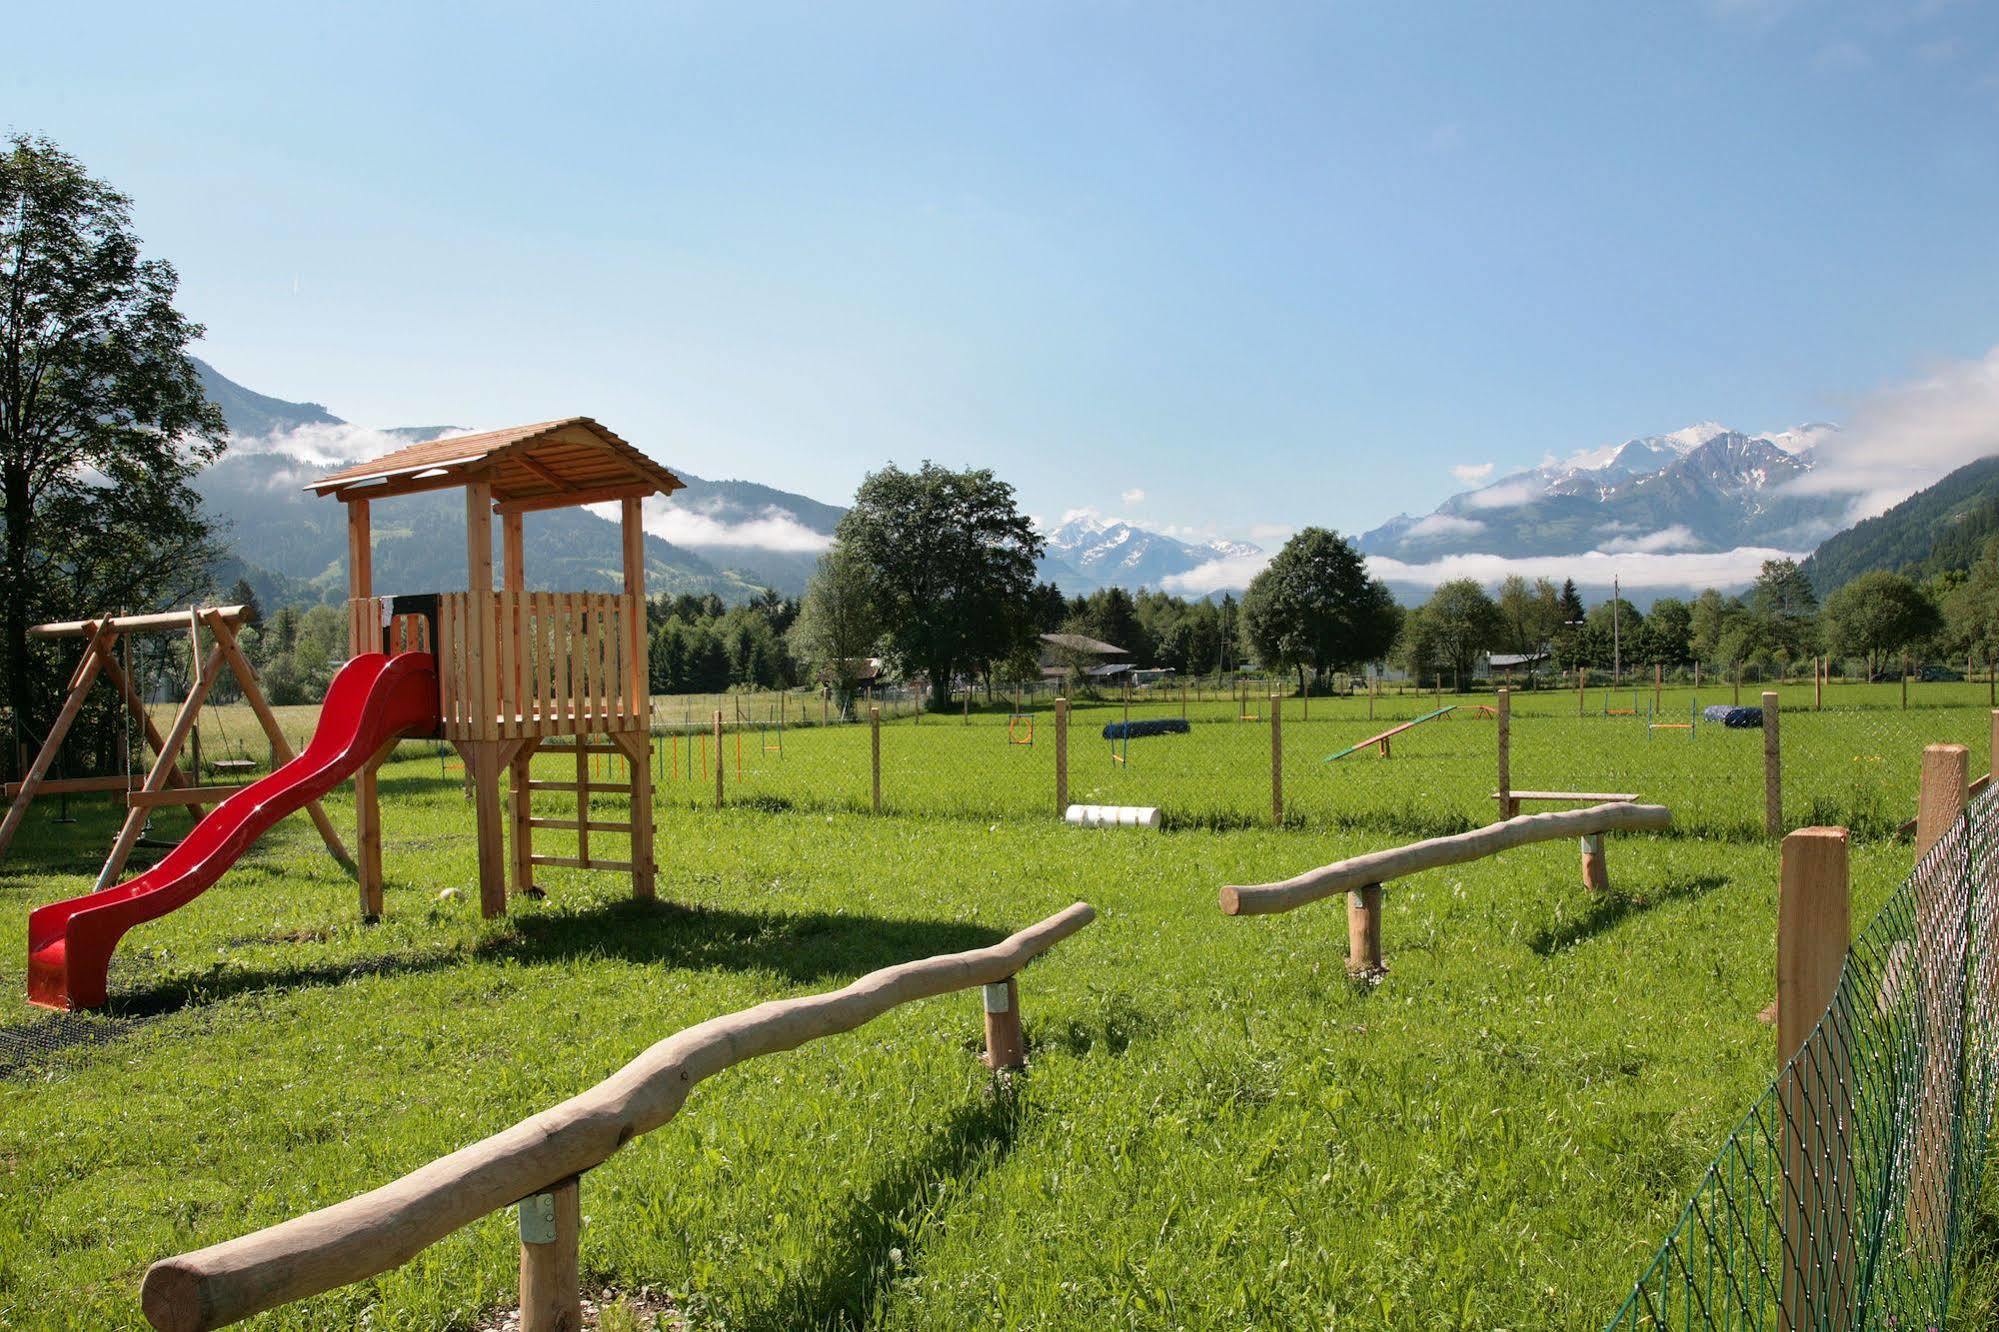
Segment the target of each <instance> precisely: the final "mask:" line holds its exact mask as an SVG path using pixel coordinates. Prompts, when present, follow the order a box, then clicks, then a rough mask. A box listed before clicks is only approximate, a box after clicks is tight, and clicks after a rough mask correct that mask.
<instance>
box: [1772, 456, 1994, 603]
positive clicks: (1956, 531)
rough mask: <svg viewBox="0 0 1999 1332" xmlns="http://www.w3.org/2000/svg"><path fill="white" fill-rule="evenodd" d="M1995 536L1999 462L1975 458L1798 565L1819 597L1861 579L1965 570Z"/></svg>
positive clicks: (1831, 540)
mask: <svg viewBox="0 0 1999 1332" xmlns="http://www.w3.org/2000/svg"><path fill="white" fill-rule="evenodd" d="M1994 534H1999V458H1981V459H1979V460H1978V461H1977V462H1974V463H1968V464H1966V465H1965V466H1963V467H1960V468H1958V469H1957V470H1956V471H1954V472H1952V473H1950V474H1949V475H1948V476H1946V477H1944V478H1943V479H1942V480H1941V481H1938V482H1937V483H1936V484H1934V485H1932V486H1929V487H1927V488H1925V489H1923V490H1919V491H1917V492H1916V493H1915V494H1913V495H1911V496H1909V498H1907V499H1905V500H1903V501H1902V502H1901V503H1900V504H1897V505H1896V506H1895V507H1893V508H1892V509H1889V510H1888V511H1887V512H1886V513H1884V514H1881V515H1879V516H1878V517H1874V518H1868V519H1864V520H1863V521H1861V522H1858V523H1855V524H1854V525H1853V526H1852V527H1850V528H1848V529H1847V530H1846V531H1844V532H1840V533H1838V534H1836V535H1834V536H1831V537H1828V538H1826V540H1825V542H1824V543H1823V544H1821V545H1820V546H1819V548H1818V549H1817V550H1816V551H1814V552H1812V556H1811V558H1810V559H1808V560H1806V561H1805V563H1804V572H1805V574H1806V576H1807V577H1809V578H1810V580H1811V583H1812V586H1813V587H1814V588H1816V589H1817V590H1818V592H1819V594H1820V595H1821V596H1828V595H1830V594H1831V593H1832V592H1833V590H1834V589H1836V588H1839V587H1841V586H1843V585H1844V584H1846V583H1849V582H1851V581H1853V579H1855V578H1857V577H1859V576H1860V575H1861V574H1863V573H1868V572H1870V571H1886V572H1901V573H1908V574H1910V575H1911V576H1913V577H1915V578H1922V577H1926V576H1928V575H1930V574H1935V573H1940V572H1943V571H1945V570H1949V569H1965V568H1969V567H1970V566H1971V564H1972V563H1973V562H1975V561H1976V560H1977V559H1978V556H1979V553H1980V551H1982V550H1983V549H1984V547H1985V543H1986V541H1987V540H1988V539H1990V538H1991V537H1992V536H1993V535H1994Z"/></svg>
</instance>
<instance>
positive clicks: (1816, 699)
mask: <svg viewBox="0 0 1999 1332" xmlns="http://www.w3.org/2000/svg"><path fill="white" fill-rule="evenodd" d="M1812 711H1813V712H1824V711H1825V658H1824V657H1813V658H1812Z"/></svg>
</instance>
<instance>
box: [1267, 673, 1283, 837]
mask: <svg viewBox="0 0 1999 1332" xmlns="http://www.w3.org/2000/svg"><path fill="white" fill-rule="evenodd" d="M1270 823H1271V826H1272V827H1276V828H1282V827H1283V826H1284V695H1282V694H1278V693H1273V694H1271V696H1270Z"/></svg>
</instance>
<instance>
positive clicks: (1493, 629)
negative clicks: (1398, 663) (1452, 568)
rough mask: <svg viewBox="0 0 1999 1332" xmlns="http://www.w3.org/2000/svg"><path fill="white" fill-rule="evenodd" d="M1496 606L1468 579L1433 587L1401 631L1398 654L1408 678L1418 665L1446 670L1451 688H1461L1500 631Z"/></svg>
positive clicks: (1418, 670) (1502, 622)
mask: <svg viewBox="0 0 1999 1332" xmlns="http://www.w3.org/2000/svg"><path fill="white" fill-rule="evenodd" d="M1505 628H1506V626H1505V620H1504V618H1503V617H1502V616H1501V615H1500V613H1499V606H1498V604H1497V603H1496V602H1494V601H1493V599H1492V598H1491V597H1489V596H1487V595H1486V592H1485V589H1484V588H1482V587H1480V586H1479V585H1478V584H1477V583H1476V582H1475V581H1473V580H1472V579H1469V578H1454V579H1452V580H1451V581H1449V582H1447V583H1439V584H1438V585H1437V590H1436V591H1435V592H1432V593H1431V594H1430V599H1429V600H1428V601H1426V602H1424V603H1423V604H1422V606H1420V607H1418V608H1417V609H1416V610H1415V611H1414V612H1413V613H1412V614H1411V615H1410V616H1409V624H1408V627H1407V629H1405V631H1404V640H1403V656H1404V662H1405V665H1407V666H1408V667H1409V668H1410V671H1411V673H1412V674H1414V675H1417V676H1418V677H1420V676H1421V674H1422V670H1421V668H1422V667H1423V666H1431V667H1435V668H1438V669H1440V670H1441V669H1448V670H1449V671H1450V672H1451V678H1452V688H1453V689H1458V690H1462V689H1463V688H1464V682H1465V679H1466V678H1467V677H1468V676H1470V675H1471V673H1472V668H1473V667H1474V666H1476V665H1477V663H1478V658H1479V654H1480V653H1482V652H1486V651H1489V650H1490V649H1491V647H1492V645H1493V643H1494V642H1496V641H1498V639H1499V636H1500V635H1501V634H1502V633H1504V632H1505Z"/></svg>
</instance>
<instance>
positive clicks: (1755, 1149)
mask: <svg viewBox="0 0 1999 1332" xmlns="http://www.w3.org/2000/svg"><path fill="white" fill-rule="evenodd" d="M1995 839H1999V804H1995V796H1994V794H1993V793H1990V792H1988V793H1987V794H1985V795H1984V796H1982V797H1980V798H1979V799H1978V800H1977V801H1976V802H1975V803H1974V804H1973V805H1972V806H1971V808H1970V809H1969V810H1968V811H1967V812H1966V814H1965V816H1964V817H1963V818H1961V819H1960V820H1958V822H1957V824H1956V826H1955V827H1954V828H1953V829H1952V831H1951V832H1950V833H1949V835H1947V836H1946V837H1945V838H1944V839H1943V840H1942V841H1940V842H1938V843H1937V845H1936V846H1935V847H1934V848H1933V849H1932V850H1931V851H1930V852H1929V854H1927V855H1926V856H1924V857H1923V859H1922V862H1921V863H1920V864H1919V865H1917V866H1916V869H1915V871H1914V872H1913V873H1912V874H1910V876H1909V878H1908V880H1907V881H1906V882H1905V883H1904V884H1903V885H1902V886H1901V887H1900V888H1899V889H1897V890H1896V892H1895V894H1894V895H1893V896H1892V897H1891V898H1890V899H1889V901H1888V903H1887V904H1886V906H1884V907H1883V908H1882V910H1881V911H1880V913H1879V914H1878V915H1876V916H1875V918H1874V919H1873V920H1872V921H1871V922H1870V923H1869V924H1868V925H1867V927H1866V929H1865V930H1863V931H1862V932H1861V934H1860V936H1859V938H1858V939H1856V940H1855V941H1854V943H1853V946H1852V948H1851V949H1850V950H1849V952H1848V954H1847V958H1846V963H1845V967H1844V970H1843V971H1842V973H1841V976H1840V980H1839V984H1838V988H1837V990H1836V992H1835V994H1834V997H1833V1001H1832V1003H1831V1004H1830V1006H1829V1007H1828V1008H1827V1010H1826V1012H1825V1015H1824V1017H1823V1018H1822V1019H1821V1020H1820V1022H1819V1023H1818V1025H1817V1027H1816V1028H1815V1029H1814V1030H1813V1031H1812V1033H1811V1035H1810V1036H1809V1037H1808V1038H1807V1040H1806V1041H1805V1044H1804V1046H1803V1047H1802V1048H1801V1049H1800V1050H1799V1051H1798V1053H1797V1055H1796V1056H1795V1057H1794V1058H1793V1059H1792V1060H1791V1061H1790V1062H1789V1064H1788V1065H1787V1066H1786V1067H1785V1068H1784V1069H1783V1070H1782V1071H1781V1072H1780V1073H1779V1074H1778V1076H1777V1078H1776V1080H1775V1081H1773V1082H1772V1083H1771V1085H1770V1088H1769V1090H1768V1091H1766V1092H1765V1093H1764V1094H1763V1096H1762V1098H1761V1099H1760V1100H1759V1101H1757V1103H1756V1105H1755V1107H1754V1108H1753V1109H1752V1110H1751V1111H1750V1112H1749V1115H1748V1117H1747V1118H1745V1119H1744V1120H1743V1121H1742V1123H1741V1125H1740V1126H1739V1127H1737V1128H1736V1130H1735V1132H1734V1133H1733V1134H1731V1135H1730V1137H1729V1139H1728V1141H1727V1142H1726V1143H1725V1144H1724V1145H1723V1147H1722V1149H1721V1152H1720V1155H1719V1156H1717V1157H1716V1159H1715V1162H1714V1164H1713V1165H1712V1166H1711V1167H1710V1168H1709V1170H1708V1172H1707V1175H1706V1177H1705V1178H1703V1179H1702V1181H1701V1182H1700V1185H1699V1186H1698V1188H1696V1190H1695V1192H1694V1196H1693V1199H1692V1200H1691V1201H1690V1202H1689V1203H1688V1204H1687V1206H1686V1210H1685V1212H1684V1213H1683V1214H1682V1215H1681V1218H1680V1221H1679V1224H1678V1225H1677V1226H1676V1227H1675V1228H1674V1230H1673V1232H1672V1233H1671V1234H1670V1235H1668V1236H1667V1238H1666V1242H1665V1243H1664V1245H1662V1246H1661V1247H1660V1249H1659V1252H1658V1255H1657V1256H1656V1257H1655V1258H1654V1259H1653V1261H1652V1264H1651V1266H1650V1267H1649V1268H1648V1269H1647V1270H1646V1272H1645V1275H1644V1276H1643V1277H1642V1278H1640V1280H1639V1281H1638V1284H1637V1286H1636V1287H1635V1288H1634V1289H1633V1290H1632V1292H1631V1295H1630V1298H1629V1299H1628V1300H1626V1302H1625V1304H1624V1307H1623V1308H1622V1310H1620V1312H1619V1313H1618V1315H1617V1317H1616V1318H1615V1319H1614V1320H1613V1321H1612V1322H1611V1324H1610V1327H1611V1328H1612V1329H1627V1328H1630V1329H1637V1328H1728V1329H1738V1328H1740V1329H1752V1328H1753V1329H1765V1328H1768V1329H1778V1330H1779V1332H1793V1330H1794V1329H1807V1328H1809V1329H1841V1330H1845V1329H1862V1328H1880V1329H1891V1328H1892V1329H1912V1330H1919V1329H1934V1328H1940V1327H1942V1326H1943V1325H1944V1319H1945V1314H1946V1312H1947V1310H1948V1307H1949V1302H1950V1294H1951V1260H1952V1257H1953V1254H1954V1253H1955V1252H1956V1251H1957V1248H1958V1245H1959V1241H1960V1240H1961V1239H1962V1238H1963V1237H1964V1228H1965V1225H1966V1222H1967V1218H1968V1216H1969V1214H1970V1211H1971V1208H1972V1204H1973V1200H1974V1199H1975V1198H1976V1197H1977V1193H1978V1187H1979V1179H1980V1174H1981V1172H1982V1170H1983V1168H1984V1165H1985V1160H1986V1148H1987V1146H1988V1145H1989V1142H1990V1137H1991V1128H1992V1110H1993V1092H1994V1063H1995V1061H1994V1055H1995V1044H1996V1043H1999V938H1995V931H1999V907H1995V903H1996V902H1999V892H1995V888H1999V882H1995V879H1999V846H1995V845H1994V843H1995Z"/></svg>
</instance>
